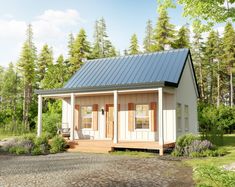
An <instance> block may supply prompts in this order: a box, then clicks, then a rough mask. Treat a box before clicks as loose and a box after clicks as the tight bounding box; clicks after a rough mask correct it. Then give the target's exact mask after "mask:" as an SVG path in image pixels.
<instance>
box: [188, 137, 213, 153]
mask: <svg viewBox="0 0 235 187" xmlns="http://www.w3.org/2000/svg"><path fill="white" fill-rule="evenodd" d="M209 149H213V145H212V143H211V142H210V141H208V140H194V141H193V142H192V143H191V144H190V145H189V146H187V147H185V148H184V153H185V154H186V155H190V153H192V152H198V153H202V152H203V151H206V150H209Z"/></svg>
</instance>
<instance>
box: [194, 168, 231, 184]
mask: <svg viewBox="0 0 235 187" xmlns="http://www.w3.org/2000/svg"><path fill="white" fill-rule="evenodd" d="M195 171H196V178H197V179H199V180H200V183H201V186H212V187H213V186H221V187H232V186H235V173H234V172H232V171H225V170H222V169H220V168H218V167H215V166H208V165H207V166H201V167H198V168H196V170H195Z"/></svg>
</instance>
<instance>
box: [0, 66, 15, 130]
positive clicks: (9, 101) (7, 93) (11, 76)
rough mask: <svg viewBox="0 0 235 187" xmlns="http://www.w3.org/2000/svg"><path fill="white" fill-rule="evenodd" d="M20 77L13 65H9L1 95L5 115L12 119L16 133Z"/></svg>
mask: <svg viewBox="0 0 235 187" xmlns="http://www.w3.org/2000/svg"><path fill="white" fill-rule="evenodd" d="M18 92H19V89H18V76H17V73H16V71H15V67H14V65H13V64H12V63H10V64H9V67H8V68H7V69H6V71H5V72H4V76H3V82H2V89H1V92H0V95H1V97H2V103H3V105H4V111H5V113H6V114H7V115H8V116H10V117H11V121H12V123H14V126H13V128H14V129H12V130H13V131H14V132H15V131H16V128H17V127H16V125H17V124H16V118H17V111H16V110H17V97H18Z"/></svg>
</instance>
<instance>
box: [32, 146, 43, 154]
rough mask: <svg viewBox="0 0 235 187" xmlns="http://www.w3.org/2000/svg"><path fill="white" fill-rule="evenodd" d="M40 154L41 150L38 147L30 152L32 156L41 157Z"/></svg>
mask: <svg viewBox="0 0 235 187" xmlns="http://www.w3.org/2000/svg"><path fill="white" fill-rule="evenodd" d="M41 154H42V150H41V148H40V147H38V146H35V147H34V148H33V150H32V155H41Z"/></svg>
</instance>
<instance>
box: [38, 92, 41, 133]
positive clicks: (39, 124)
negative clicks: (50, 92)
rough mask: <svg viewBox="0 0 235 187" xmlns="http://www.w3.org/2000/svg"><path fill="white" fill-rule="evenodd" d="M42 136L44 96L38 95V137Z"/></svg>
mask: <svg viewBox="0 0 235 187" xmlns="http://www.w3.org/2000/svg"><path fill="white" fill-rule="evenodd" d="M41 134H42V95H38V129H37V136H38V137H39V136H41Z"/></svg>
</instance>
